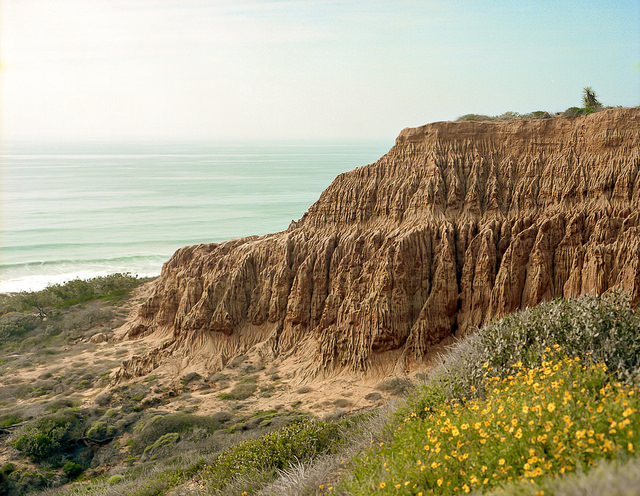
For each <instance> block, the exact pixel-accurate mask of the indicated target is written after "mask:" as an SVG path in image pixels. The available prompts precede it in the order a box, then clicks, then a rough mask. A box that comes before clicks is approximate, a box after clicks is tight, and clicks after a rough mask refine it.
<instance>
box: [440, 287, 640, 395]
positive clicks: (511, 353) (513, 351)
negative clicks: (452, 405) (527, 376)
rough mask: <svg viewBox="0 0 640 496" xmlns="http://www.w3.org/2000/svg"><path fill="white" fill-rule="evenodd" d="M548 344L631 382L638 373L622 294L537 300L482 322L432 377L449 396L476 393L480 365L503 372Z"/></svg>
mask: <svg viewBox="0 0 640 496" xmlns="http://www.w3.org/2000/svg"><path fill="white" fill-rule="evenodd" d="M554 345H558V346H560V347H561V348H562V349H564V350H567V351H568V352H569V351H570V352H571V353H573V354H575V355H576V356H591V357H592V359H593V360H594V361H598V362H604V363H605V364H606V365H607V367H609V369H610V370H611V371H612V372H613V373H614V374H615V375H616V376H617V378H618V379H619V380H622V381H626V382H629V381H632V380H634V378H638V376H639V375H640V314H638V312H636V311H634V310H632V309H631V307H630V304H629V301H628V299H627V298H626V297H625V296H624V295H622V294H611V295H608V296H602V297H596V296H581V297H579V298H576V299H572V300H564V299H557V300H555V301H552V302H548V303H543V304H541V305H538V306H537V307H535V308H533V309H528V310H524V311H522V312H519V313H515V314H512V315H509V316H507V317H505V318H503V319H501V320H499V321H497V322H494V323H492V324H489V325H487V326H485V327H484V328H483V329H482V330H480V331H478V332H477V333H476V334H474V335H473V336H471V337H470V338H468V339H467V340H465V341H464V342H463V343H461V344H460V345H459V346H457V347H456V348H454V349H453V350H452V352H451V353H450V354H449V355H448V356H447V357H446V358H445V359H444V360H443V362H442V364H441V365H440V366H439V367H438V368H437V369H436V371H435V372H434V373H433V374H432V378H435V379H436V380H437V381H438V382H439V383H440V384H441V386H442V388H443V390H444V391H445V392H446V395H447V397H449V398H458V399H460V398H463V397H473V396H477V395H479V394H483V393H484V391H483V385H482V380H483V378H484V377H485V369H489V370H490V371H491V372H492V374H494V375H496V376H498V377H506V376H508V375H509V374H512V373H514V371H515V370H516V369H515V366H516V364H518V363H521V364H523V365H524V366H525V367H535V366H538V365H540V363H541V360H542V356H544V353H545V350H546V349H547V348H551V347H553V346H554Z"/></svg>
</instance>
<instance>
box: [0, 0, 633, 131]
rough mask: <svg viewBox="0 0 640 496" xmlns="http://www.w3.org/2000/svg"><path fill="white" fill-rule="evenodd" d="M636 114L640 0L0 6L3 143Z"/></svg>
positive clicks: (47, 1)
mask: <svg viewBox="0 0 640 496" xmlns="http://www.w3.org/2000/svg"><path fill="white" fill-rule="evenodd" d="M585 86H591V87H592V88H593V89H594V90H595V91H596V93H597V95H598V98H599V100H600V101H601V102H602V103H603V104H605V105H612V106H617V105H621V106H636V105H640V2H638V0H620V1H618V0H602V1H597V0H594V1H589V0H567V1H565V0H554V1H548V0H536V1H529V0H522V1H513V0H504V1H502V0H496V1H492V0H458V1H456V0H422V1H417V0H415V1H411V0H393V1H377V0H366V1H348V0H345V1H332V0H229V1H227V0H180V1H178V0H0V94H1V101H0V104H1V107H0V119H1V120H0V126H1V127H0V129H1V132H2V135H1V138H2V139H3V140H9V141H10V140H43V141H45V140H53V141H55V140H65V141H83V140H86V141H91V140H99V141H107V142H109V141H118V140H138V139H141V140H207V141H211V142H218V141H220V142H224V141H242V140H278V141H296V140H306V141H314V140H333V141H342V140H356V139H357V140H359V139H371V140H377V139H386V140H393V138H395V136H397V134H398V133H399V132H400V131H401V130H402V129H403V128H405V127H412V126H419V125H423V124H426V123H428V122H433V121H438V120H454V119H456V118H457V117H459V116H461V115H463V114H467V113H478V114H488V115H497V114H501V113H503V112H506V111H515V112H520V113H525V112H530V111H534V110H548V111H551V112H557V111H562V110H564V109H566V108H568V107H571V106H580V105H581V95H582V89H583V88H584V87H585Z"/></svg>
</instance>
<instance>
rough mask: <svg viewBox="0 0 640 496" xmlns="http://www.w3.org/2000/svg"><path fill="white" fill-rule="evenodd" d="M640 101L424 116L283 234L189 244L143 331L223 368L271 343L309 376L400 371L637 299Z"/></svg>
mask: <svg viewBox="0 0 640 496" xmlns="http://www.w3.org/2000/svg"><path fill="white" fill-rule="evenodd" d="M639 169H640V108H633V109H613V110H607V111H603V112H600V113H597V114H592V115H589V116H586V117H579V118H574V119H560V118H558V119H547V120H533V121H518V122H509V123H472V122H464V123H453V122H442V123H435V124H429V125H426V126H423V127H419V128H415V129H405V130H404V131H402V132H401V133H400V135H399V136H398V138H397V140H396V144H395V146H393V148H392V149H391V150H390V151H389V152H388V153H387V154H386V155H385V156H383V157H382V158H381V159H380V160H379V161H378V162H376V163H374V164H371V165H368V166H365V167H360V168H358V169H355V170H353V171H351V172H348V173H345V174H341V175H340V176H338V177H337V178H336V179H335V181H334V182H333V183H332V184H331V186H329V188H327V189H326V190H325V191H324V192H323V193H322V195H321V197H320V199H319V200H318V201H317V202H316V203H315V204H314V205H312V206H311V207H310V209H309V211H308V212H307V213H306V214H305V215H304V216H303V218H302V219H300V220H299V221H298V222H294V223H292V224H291V226H290V227H289V228H288V229H287V230H286V231H284V232H280V233H276V234H271V235H267V236H262V237H248V238H244V239H235V240H231V241H227V242H224V243H220V244H207V245H198V246H189V247H186V248H182V249H180V250H178V251H177V252H176V253H175V255H174V256H173V257H172V258H171V260H169V261H168V262H167V263H166V264H165V266H164V267H163V270H162V275H161V276H160V278H159V279H158V280H157V281H156V282H155V286H154V288H153V294H152V296H151V297H150V298H149V300H148V301H147V302H146V303H144V304H143V305H142V306H141V308H140V310H139V313H138V317H137V318H136V320H135V321H133V322H131V323H129V325H128V327H127V330H128V335H129V336H130V337H135V336H136V335H147V334H149V333H158V332H160V333H165V335H166V336H169V338H170V339H169V340H168V341H167V342H166V343H165V344H164V345H163V348H162V350H157V351H156V352H152V353H150V354H149V355H148V356H147V357H143V358H140V359H136V360H133V361H130V362H128V363H126V364H125V365H124V366H123V368H122V369H121V370H120V371H119V375H118V377H121V378H123V377H125V378H126V377H130V376H131V375H136V374H142V373H146V372H148V371H149V370H150V369H152V368H153V367H155V366H157V365H158V363H160V361H162V359H163V357H166V356H169V355H175V354H178V353H189V354H195V355H197V356H199V357H201V358H202V357H204V358H206V360H207V364H208V366H209V367H211V368H213V369H215V368H218V367H221V366H223V365H224V363H225V362H226V361H228V360H229V359H230V358H233V357H234V356H236V355H238V354H241V353H244V352H245V351H246V350H248V349H249V348H251V347H254V346H258V347H259V348H260V350H261V352H262V353H264V354H266V355H267V356H293V357H297V358H298V359H299V363H300V367H301V369H300V370H301V372H302V371H304V373H305V374H317V373H319V372H322V373H335V372H338V371H344V370H349V371H354V372H359V371H362V372H366V371H371V370H376V369H377V370H380V369H381V368H382V369H384V370H387V371H390V370H391V369H392V368H393V367H403V368H404V367H410V366H411V365H412V364H413V363H416V362H420V361H421V360H422V358H423V357H424V356H425V354H426V353H427V352H428V350H429V349H430V347H431V346H432V345H433V344H434V343H437V342H439V341H440V340H442V339H443V338H445V337H447V336H450V335H452V334H455V335H463V334H464V333H467V332H469V331H471V330H473V329H475V328H477V327H478V326H480V325H482V324H483V323H485V322H487V321H489V320H491V319H493V318H495V317H497V316H500V315H503V314H506V313H508V312H511V311H513V310H516V309H518V308H522V307H526V306H532V305H535V304H537V303H539V302H542V301H544V300H549V299H551V298H554V297H559V296H563V297H571V296H576V295H579V294H581V293H587V292H596V293H602V292H604V291H606V290H608V289H611V288H623V289H625V290H626V291H628V293H629V295H630V297H631V299H632V303H633V304H634V305H637V304H638V303H639V302H640V211H639V210H640V173H639V172H640V171H639Z"/></svg>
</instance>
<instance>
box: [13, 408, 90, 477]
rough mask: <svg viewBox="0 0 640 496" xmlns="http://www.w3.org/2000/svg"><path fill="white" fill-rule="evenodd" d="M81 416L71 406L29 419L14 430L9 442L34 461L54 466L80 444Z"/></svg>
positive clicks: (82, 420) (71, 453)
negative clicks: (13, 435)
mask: <svg viewBox="0 0 640 496" xmlns="http://www.w3.org/2000/svg"><path fill="white" fill-rule="evenodd" d="M83 428H84V419H83V418H82V416H81V415H80V414H79V412H77V411H76V410H73V409H64V410H60V411H58V412H56V413H53V414H50V415H47V416H44V417H41V418H39V419H34V420H31V421H29V422H28V423H27V424H26V425H25V426H24V427H22V428H21V429H20V431H19V432H18V433H17V435H16V438H15V440H14V441H12V443H11V444H12V445H13V446H14V447H15V448H16V449H17V450H19V451H21V452H22V453H23V454H24V455H25V456H27V457H29V458H30V459H31V460H32V461H34V462H36V463H40V462H48V463H51V464H53V465H56V464H57V463H59V462H60V461H61V460H63V459H64V458H65V457H69V456H71V455H73V453H74V452H75V451H77V449H78V448H79V447H80V446H81V445H80V443H79V440H80V439H81V438H82V431H83Z"/></svg>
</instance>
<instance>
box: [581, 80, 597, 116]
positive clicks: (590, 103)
mask: <svg viewBox="0 0 640 496" xmlns="http://www.w3.org/2000/svg"><path fill="white" fill-rule="evenodd" d="M582 101H583V103H584V107H585V108H586V109H587V113H589V112H593V111H594V110H597V109H598V108H600V107H602V104H601V103H600V102H599V101H598V98H597V96H596V92H595V91H593V88H592V87H591V86H587V87H586V88H585V89H584V90H582Z"/></svg>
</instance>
